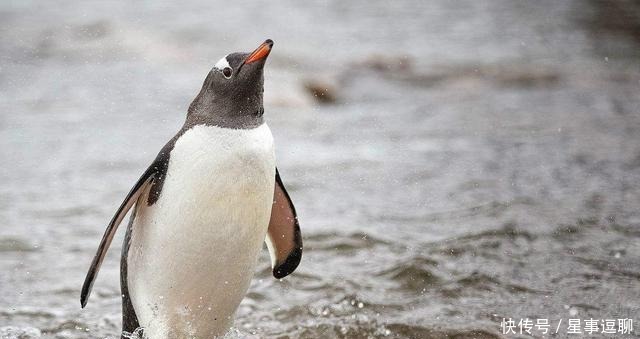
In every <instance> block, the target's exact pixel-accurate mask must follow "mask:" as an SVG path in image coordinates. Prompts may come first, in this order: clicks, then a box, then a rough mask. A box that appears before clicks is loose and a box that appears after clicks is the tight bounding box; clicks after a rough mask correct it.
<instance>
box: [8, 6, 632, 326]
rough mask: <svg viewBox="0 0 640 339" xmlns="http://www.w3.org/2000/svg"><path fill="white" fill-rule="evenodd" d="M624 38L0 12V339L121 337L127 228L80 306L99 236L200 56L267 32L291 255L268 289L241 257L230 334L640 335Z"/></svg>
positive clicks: (301, 9) (128, 10)
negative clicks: (624, 324) (579, 322)
mask: <svg viewBox="0 0 640 339" xmlns="http://www.w3.org/2000/svg"><path fill="white" fill-rule="evenodd" d="M638 22H640V9H639V8H638V6H637V4H634V3H631V2H615V3H614V2H612V3H607V2H586V1H542V2H540V1H539V2H527V3H520V2H511V1H495V2H491V3H478V2H475V1H463V2H456V3H455V4H454V3H450V2H448V1H430V2H423V1H404V2H394V3H386V2H381V3H374V4H370V3H369V2H368V1H361V0H356V1H349V2H340V1H312V2H297V1H284V2H280V3H271V2H270V3H262V4H254V3H248V2H247V3H242V2H216V3H211V2H207V3H204V2H203V3H199V2H196V1H182V2H180V4H177V3H174V4H169V3H165V2H159V3H156V2H154V3H151V2H135V3H129V2H121V3H109V4H107V3H103V2H96V3H90V2H71V1H60V2H56V3H54V2H35V1H34V2H29V1H23V2H19V3H17V2H16V3H12V2H3V3H2V4H0V30H1V34H0V65H1V68H0V111H1V112H2V114H0V146H1V147H0V150H1V153H0V158H1V159H2V162H1V165H0V180H1V182H2V185H0V224H1V225H2V227H0V272H2V274H1V275H0V336H1V337H2V338H5V337H6V338H105V337H107V338H116V337H117V336H118V335H119V333H118V332H119V330H120V296H119V294H120V291H119V286H118V262H119V250H120V242H121V239H122V233H124V232H120V234H119V238H118V239H116V241H114V245H113V247H112V250H111V251H110V254H109V256H108V257H107V259H106V261H105V264H104V266H103V268H102V271H101V274H100V277H99V279H98V281H97V283H96V285H95V288H94V292H93V295H92V298H91V300H90V302H89V305H88V307H87V308H86V309H84V310H81V309H80V305H79V291H80V287H81V284H82V281H83V279H84V274H85V273H86V269H87V268H88V266H89V263H90V260H91V258H92V256H93V254H94V251H95V249H96V246H97V244H98V242H99V239H100V237H101V235H102V232H103V230H104V227H105V226H106V223H107V222H108V221H109V219H110V218H111V216H112V214H113V213H114V211H115V209H116V207H117V206H118V205H119V203H120V201H121V200H122V198H123V196H124V195H125V194H126V192H127V191H128V189H129V188H130V186H131V185H132V184H133V183H134V181H135V180H136V179H137V177H138V176H139V174H140V173H141V172H142V171H143V170H144V168H146V166H147V164H148V163H149V162H150V161H151V160H152V159H153V158H154V157H155V154H156V153H157V151H158V150H159V149H160V147H161V146H162V145H163V144H164V143H165V142H166V140H168V139H169V138H170V137H171V136H172V135H173V134H174V133H175V131H176V130H177V129H178V128H179V127H180V125H181V123H182V121H183V119H184V115H185V112H186V109H187V107H188V104H189V103H190V100H191V99H192V98H193V97H194V96H195V94H196V93H197V91H198V90H199V88H200V86H201V83H202V80H203V79H204V76H205V75H206V73H207V72H208V70H209V69H210V67H211V66H212V65H213V63H214V62H215V61H216V60H218V59H219V58H220V57H221V56H223V55H225V54H227V53H229V52H232V51H249V50H252V49H253V48H255V46H257V44H258V43H260V42H261V41H263V40H264V39H265V38H271V39H273V40H274V41H275V43H276V44H275V47H274V51H273V53H272V54H271V56H270V61H269V63H268V65H267V71H266V89H265V90H266V98H265V100H266V114H265V116H266V119H267V121H268V122H269V124H270V126H271V129H272V130H273V132H274V135H275V140H276V146H277V156H278V163H279V168H280V172H281V174H282V177H283V180H284V181H285V183H286V184H287V187H288V189H289V193H290V194H291V195H292V197H293V200H294V202H295V204H296V207H297V209H298V212H299V215H300V218H301V225H302V228H303V235H304V240H305V252H304V257H303V261H302V264H301V266H300V268H299V269H298V270H297V271H296V273H295V274H293V275H292V276H290V277H288V278H286V279H284V280H282V281H276V280H274V279H273V278H272V277H271V276H270V273H269V269H268V265H269V263H268V258H267V254H266V251H264V253H263V256H262V258H260V264H259V271H258V273H257V275H256V278H255V279H254V281H253V284H252V286H251V289H250V291H249V294H248V296H247V298H246V299H245V300H244V301H243V303H242V305H241V307H240V309H239V310H238V314H237V319H236V322H235V328H234V330H233V331H232V333H231V334H230V336H231V337H249V338H320V337H322V338H380V337H383V338H384V337H388V338H467V337H475V338H499V337H503V335H501V330H500V322H501V320H502V318H515V319H516V320H517V319H520V318H530V319H538V318H547V319H550V321H551V322H552V323H553V324H555V323H557V321H558V319H564V321H565V322H566V321H567V320H568V319H569V318H581V319H589V318H596V319H608V318H615V319H617V318H634V319H635V321H636V324H634V325H636V327H637V326H638V324H637V322H638V321H640V309H639V306H638V305H639V302H638V301H639V300H640V284H639V280H640V264H639V261H638V257H639V255H640V246H639V245H638V240H639V238H640V212H639V210H638V206H640V190H639V185H640V99H639V98H640V96H639V94H640V66H639V63H638V61H639V60H640V53H639V52H638V51H640V40H639V39H638V36H640V25H638ZM305 86H306V87H318V88H320V90H322V89H324V88H328V89H329V92H328V93H327V97H334V98H335V102H334V103H328V104H322V103H320V102H319V101H318V100H316V99H315V98H314V97H313V96H312V95H311V94H309V92H308V91H307V90H306V89H305ZM565 336H570V335H567V334H566V330H563V329H561V330H560V332H559V334H558V335H557V336H556V337H565ZM631 336H632V337H633V336H636V337H637V336H638V335H637V334H635V333H634V334H633V335H631ZM504 337H507V336H504ZM508 337H514V336H508Z"/></svg>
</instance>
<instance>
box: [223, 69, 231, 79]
mask: <svg viewBox="0 0 640 339" xmlns="http://www.w3.org/2000/svg"><path fill="white" fill-rule="evenodd" d="M231 73H233V71H232V70H231V67H225V68H224V69H223V70H222V74H223V75H224V77H225V78H227V79H229V78H231Z"/></svg>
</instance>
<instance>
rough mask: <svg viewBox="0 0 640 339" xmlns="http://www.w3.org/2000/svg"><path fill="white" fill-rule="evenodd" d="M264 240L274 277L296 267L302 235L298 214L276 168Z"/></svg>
mask: <svg viewBox="0 0 640 339" xmlns="http://www.w3.org/2000/svg"><path fill="white" fill-rule="evenodd" d="M265 242H266V243H267V248H268V249H269V254H270V255H271V268H272V269H273V276H274V277H276V278H277V279H281V278H284V277H286V276H287V275H289V274H291V273H292V272H293V271H294V270H295V269H296V267H298V264H300V259H301V258H302V235H301V233H300V225H299V224H298V215H297V214H296V208H295V207H294V206H293V202H291V198H290V197H289V193H287V190H286V189H285V188H284V184H282V180H281V179H280V174H279V173H278V169H277V168H276V184H275V189H274V192H273V207H272V208H271V220H270V221H269V229H268V230H267V238H266V239H265Z"/></svg>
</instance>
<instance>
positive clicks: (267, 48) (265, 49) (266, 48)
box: [244, 39, 273, 64]
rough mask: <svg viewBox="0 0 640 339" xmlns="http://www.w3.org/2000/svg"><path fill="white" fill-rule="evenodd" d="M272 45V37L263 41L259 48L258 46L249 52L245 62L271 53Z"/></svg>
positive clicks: (260, 58) (250, 61) (259, 58)
mask: <svg viewBox="0 0 640 339" xmlns="http://www.w3.org/2000/svg"><path fill="white" fill-rule="evenodd" d="M271 47H273V41H272V40H271V39H267V40H266V41H265V42H263V43H262V45H260V46H258V48H256V50H255V51H253V53H251V54H249V56H248V57H247V59H246V60H245V61H244V63H245V64H250V63H252V62H256V61H259V60H262V59H264V58H266V57H267V56H268V55H269V53H271Z"/></svg>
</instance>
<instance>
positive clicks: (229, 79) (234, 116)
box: [187, 39, 273, 128]
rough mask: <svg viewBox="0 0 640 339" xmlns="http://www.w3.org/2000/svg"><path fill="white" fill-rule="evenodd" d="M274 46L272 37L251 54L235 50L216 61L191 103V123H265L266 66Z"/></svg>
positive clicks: (237, 125)
mask: <svg viewBox="0 0 640 339" xmlns="http://www.w3.org/2000/svg"><path fill="white" fill-rule="evenodd" d="M272 47H273V41H271V40H270V39H268V40H266V41H265V42H263V43H262V44H261V45H260V46H258V48H256V49H255V50H254V51H253V52H251V53H231V54H228V55H226V56H225V57H223V58H222V59H220V60H219V61H218V62H216V64H215V65H214V66H213V68H212V69H211V71H210V72H209V74H208V75H207V78H206V79H205V81H204V84H203V85H202V89H201V90H200V93H199V94H198V95H197V96H196V98H195V99H194V100H193V102H192V103H191V105H190V106H189V113H188V114H187V123H190V124H207V125H215V126H220V127H229V128H251V127H256V126H258V125H260V124H262V114H263V113H264V106H263V101H262V93H263V92H264V87H263V86H264V74H263V69H264V64H265V62H266V61H267V57H268V56H269V53H270V52H271V48H272Z"/></svg>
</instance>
